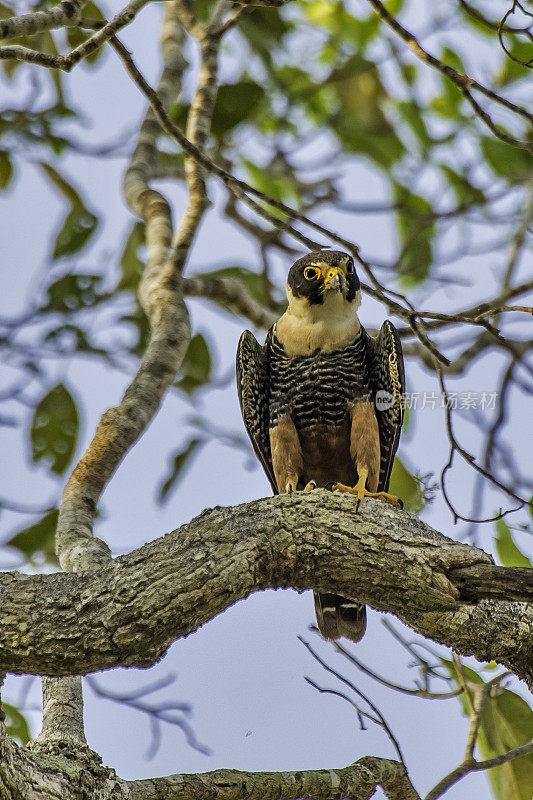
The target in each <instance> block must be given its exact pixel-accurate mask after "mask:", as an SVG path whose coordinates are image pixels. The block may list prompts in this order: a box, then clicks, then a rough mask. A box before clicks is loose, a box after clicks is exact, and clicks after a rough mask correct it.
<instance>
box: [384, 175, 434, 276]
mask: <svg viewBox="0 0 533 800" xmlns="http://www.w3.org/2000/svg"><path fill="white" fill-rule="evenodd" d="M393 192H394V199H395V201H396V202H397V203H398V204H399V207H398V209H397V211H396V220H397V224H398V231H399V234H400V243H401V245H402V248H403V256H402V260H401V263H400V275H401V278H402V284H403V285H404V286H414V285H416V284H418V283H421V282H422V281H423V280H425V279H426V278H427V276H428V275H429V271H430V268H431V264H432V261H433V245H432V243H433V236H434V233H435V223H434V221H433V220H432V219H431V215H432V213H433V208H432V206H431V204H430V203H429V202H428V201H427V200H426V199H425V197H422V196H421V195H418V194H414V193H413V192H411V191H409V189H407V188H406V187H405V186H402V185H401V184H400V183H397V182H396V181H393Z"/></svg>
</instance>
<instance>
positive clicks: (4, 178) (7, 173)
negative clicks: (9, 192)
mask: <svg viewBox="0 0 533 800" xmlns="http://www.w3.org/2000/svg"><path fill="white" fill-rule="evenodd" d="M12 177H13V162H12V161H11V158H10V156H9V153H8V152H7V150H0V189H7V187H8V186H9V184H10V182H11V178H12Z"/></svg>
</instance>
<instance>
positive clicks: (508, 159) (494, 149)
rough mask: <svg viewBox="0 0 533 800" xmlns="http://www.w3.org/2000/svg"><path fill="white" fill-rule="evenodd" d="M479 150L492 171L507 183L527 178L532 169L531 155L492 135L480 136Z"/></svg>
mask: <svg viewBox="0 0 533 800" xmlns="http://www.w3.org/2000/svg"><path fill="white" fill-rule="evenodd" d="M481 152H482V153H483V155H484V157H485V160H486V162H487V164H488V165H489V167H490V168H491V169H492V171H493V172H494V173H495V174H496V175H498V176H499V177H501V178H505V180H506V181H507V182H508V183H520V182H522V181H525V180H527V178H528V177H529V176H530V175H531V172H532V170H533V156H532V155H531V153H528V152H527V150H524V149H523V148H522V147H513V145H511V144H506V142H502V141H500V140H499V139H496V138H494V137H493V136H482V137H481Z"/></svg>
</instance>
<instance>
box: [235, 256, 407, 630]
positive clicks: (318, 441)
mask: <svg viewBox="0 0 533 800" xmlns="http://www.w3.org/2000/svg"><path fill="white" fill-rule="evenodd" d="M287 295H288V299H289V305H288V308H287V310H286V312H285V313H284V314H283V316H282V317H281V318H280V319H279V320H278V321H277V322H276V323H275V324H274V325H273V326H272V328H270V330H269V331H268V334H267V337H266V340H265V343H264V344H263V345H262V346H261V345H260V344H259V343H258V342H257V340H256V338H255V337H254V336H253V334H252V333H250V331H245V332H244V333H243V334H242V336H241V339H240V341H239V346H238V350H237V389H238V394H239V401H240V406H241V412H242V416H243V420H244V424H245V427H246V430H247V431H248V434H249V436H250V439H251V441H252V445H253V448H254V451H255V453H256V455H257V457H258V459H259V461H260V462H261V464H262V466H263V469H264V470H265V472H266V475H267V477H268V479H269V481H270V484H271V486H272V490H273V492H274V494H279V493H283V492H294V491H296V490H304V491H310V490H312V489H314V488H315V487H330V488H332V489H334V490H340V491H344V492H351V493H353V494H354V495H355V497H356V503H357V505H356V510H357V508H358V506H359V503H360V502H361V501H362V499H363V498H364V497H366V496H369V497H378V498H380V499H383V500H387V501H389V502H391V503H394V504H400V501H399V500H398V498H396V497H394V496H393V495H390V494H388V488H389V479H390V474H391V469H392V463H393V461H394V455H395V453H396V450H397V449H398V441H399V437H400V430H401V427H402V420H403V408H402V394H403V392H404V391H405V377H404V366H403V356H402V347H401V342H400V338H399V336H398V332H397V330H396V328H395V327H394V325H392V323H391V322H389V321H388V320H386V321H385V322H384V323H383V325H382V327H381V331H380V333H379V335H378V336H377V337H375V338H374V337H372V336H370V335H369V334H368V333H367V332H366V331H365V329H364V328H363V326H362V325H361V323H360V322H359V319H358V317H357V308H358V306H359V304H360V302H361V289H360V282H359V278H358V277H357V273H356V270H355V266H354V262H353V259H352V257H351V256H349V255H348V254H346V253H343V252H338V251H332V250H324V251H322V250H321V251H317V252H312V253H308V254H307V255H306V256H304V257H303V258H300V259H298V261H296V262H295V263H294V264H293V265H292V267H291V268H290V270H289V275H288V279H287ZM314 600H315V610H316V617H317V623H318V628H319V630H320V632H321V634H322V636H323V637H324V638H326V639H337V638H338V637H340V636H346V637H347V638H348V639H351V640H352V641H354V642H357V641H359V639H361V637H362V636H363V634H364V632H365V628H366V611H365V606H364V605H361V604H359V603H357V602H355V601H353V600H350V599H348V598H345V597H341V596H340V595H336V594H333V593H325V592H314Z"/></svg>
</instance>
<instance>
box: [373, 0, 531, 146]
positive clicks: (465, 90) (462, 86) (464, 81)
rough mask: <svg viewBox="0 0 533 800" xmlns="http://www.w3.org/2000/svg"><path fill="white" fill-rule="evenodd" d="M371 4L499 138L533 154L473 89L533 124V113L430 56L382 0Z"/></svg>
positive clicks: (376, 0) (374, 0)
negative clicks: (495, 118)
mask: <svg viewBox="0 0 533 800" xmlns="http://www.w3.org/2000/svg"><path fill="white" fill-rule="evenodd" d="M368 2H369V3H370V4H371V6H372V7H373V9H374V11H375V12H376V14H377V15H378V16H379V17H380V18H381V19H382V20H383V21H384V22H385V23H386V24H387V25H388V26H389V27H390V28H392V30H393V31H394V32H395V33H396V34H397V35H398V36H400V38H401V39H403V41H404V42H405V43H406V44H407V46H408V47H409V48H410V49H411V50H412V51H413V53H414V54H415V55H416V56H418V58H420V59H421V60H422V61H424V62H425V63H426V64H429V65H430V66H431V67H433V68H434V69H436V70H438V71H439V72H441V73H442V74H443V75H445V76H446V77H447V78H448V79H449V80H451V81H452V82H453V83H454V84H455V85H456V86H457V87H458V89H459V90H460V91H461V92H462V94H463V96H464V97H465V99H466V100H468V102H469V103H470V105H471V106H472V108H473V109H474V111H475V113H476V115H477V116H478V117H480V118H481V119H482V120H483V122H484V123H485V124H486V125H487V126H488V127H489V128H490V129H491V130H492V132H493V133H494V134H495V135H496V136H497V137H498V138H499V139H502V141H504V142H507V143H508V144H513V145H516V146H518V147H523V148H525V149H526V150H529V151H531V152H533V144H532V143H531V142H528V141H521V140H519V139H515V138H514V137H513V136H509V134H507V133H506V132H505V131H504V130H503V129H502V128H500V127H499V126H498V125H496V124H495V123H494V122H493V121H492V119H491V117H490V116H489V115H488V114H487V112H486V111H484V109H482V108H481V106H480V105H479V103H477V101H476V100H475V99H474V98H473V96H472V94H471V91H470V90H471V89H475V90H476V91H478V92H481V93H482V94H484V95H485V96H486V97H488V98H489V99H491V100H493V101H494V102H496V103H499V104H500V105H502V106H505V108H508V109H509V110H510V111H513V112H514V113H515V114H519V115H520V116H522V117H524V118H525V119H527V120H528V121H529V122H530V123H533V114H531V113H530V112H529V111H528V110H527V109H525V108H522V106H519V105H516V103H513V102H511V101H510V100H508V99H507V98H506V97H503V96H502V95H499V94H497V93H496V92H494V91H493V90H492V89H488V88H487V87H486V86H483V84H481V83H479V82H478V81H476V80H475V79H474V78H471V77H470V76H468V75H464V74H463V73H462V72H458V70H456V69H454V68H453V67H451V66H450V65H449V64H444V63H443V62H442V61H439V59H438V58H436V57H435V56H433V55H431V54H430V53H428V52H427V50H424V48H423V47H422V46H421V45H420V43H419V42H418V40H417V39H416V37H415V36H414V35H413V34H412V33H411V32H410V31H408V30H407V29H406V28H404V27H403V25H401V24H400V23H399V22H398V20H397V19H396V18H395V17H393V16H392V14H391V13H390V12H389V11H387V9H386V8H385V6H384V5H383V3H381V2H380V0H368Z"/></svg>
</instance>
